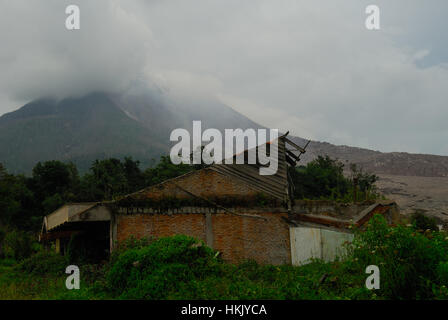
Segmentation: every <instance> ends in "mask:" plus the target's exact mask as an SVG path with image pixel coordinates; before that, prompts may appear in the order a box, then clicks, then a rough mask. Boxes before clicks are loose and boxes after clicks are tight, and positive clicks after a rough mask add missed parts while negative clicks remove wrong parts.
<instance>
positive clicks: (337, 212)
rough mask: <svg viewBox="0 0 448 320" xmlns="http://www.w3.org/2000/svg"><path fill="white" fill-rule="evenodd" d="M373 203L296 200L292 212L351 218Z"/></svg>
mask: <svg viewBox="0 0 448 320" xmlns="http://www.w3.org/2000/svg"><path fill="white" fill-rule="evenodd" d="M370 205H372V203H370V202H368V203H357V204H352V203H350V204H346V203H338V202H335V201H329V200H295V201H294V207H293V209H292V212H294V213H299V214H315V215H326V216H331V217H335V218H341V219H350V218H352V217H353V216H355V215H357V214H358V213H359V212H361V211H363V210H364V209H366V208H368V207H369V206H370Z"/></svg>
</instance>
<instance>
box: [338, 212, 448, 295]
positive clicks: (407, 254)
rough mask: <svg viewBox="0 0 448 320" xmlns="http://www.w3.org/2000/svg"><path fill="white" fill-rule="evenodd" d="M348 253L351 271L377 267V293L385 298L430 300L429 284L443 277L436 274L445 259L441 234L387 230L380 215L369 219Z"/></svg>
mask: <svg viewBox="0 0 448 320" xmlns="http://www.w3.org/2000/svg"><path fill="white" fill-rule="evenodd" d="M351 250H352V257H351V259H350V260H348V262H347V263H348V264H349V265H350V268H351V269H352V272H357V273H363V272H364V270H365V268H366V267H367V266H368V265H377V266H378V267H379V268H380V276H381V278H380V279H381V290H379V294H380V295H381V296H383V297H384V298H387V299H427V298H431V297H432V296H433V293H432V285H433V284H434V283H435V282H437V281H438V277H439V276H440V275H441V274H443V272H439V275H438V272H437V268H438V267H439V264H440V262H441V261H447V260H448V259H447V258H448V256H447V252H448V242H447V241H446V240H445V238H444V236H443V234H441V233H439V232H432V231H430V230H427V231H425V232H417V231H415V229H414V228H409V227H405V226H397V227H390V226H388V225H387V222H386V220H385V219H384V217H383V216H381V215H377V216H375V217H373V218H372V220H371V221H370V222H369V224H368V227H367V230H366V231H365V232H358V233H357V234H356V236H355V239H354V241H353V243H352V245H351ZM350 268H349V269H350Z"/></svg>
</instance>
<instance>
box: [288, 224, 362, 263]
mask: <svg viewBox="0 0 448 320" xmlns="http://www.w3.org/2000/svg"><path fill="white" fill-rule="evenodd" d="M289 234H290V240H291V260H292V261H291V262H292V264H293V265H295V266H298V265H303V264H307V263H309V262H310V259H311V258H316V259H322V260H324V261H333V260H335V259H336V257H342V256H343V255H344V254H345V252H346V250H345V248H344V246H343V244H344V243H345V242H346V241H348V242H351V241H352V240H353V234H351V233H345V232H338V231H331V230H326V229H320V228H310V227H294V228H290V229H289Z"/></svg>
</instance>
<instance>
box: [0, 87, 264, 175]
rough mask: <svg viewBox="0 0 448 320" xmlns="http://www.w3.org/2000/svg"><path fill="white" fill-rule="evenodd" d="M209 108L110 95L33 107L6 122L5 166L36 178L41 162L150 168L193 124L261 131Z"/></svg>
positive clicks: (0, 132) (0, 136) (2, 140)
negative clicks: (132, 163) (129, 161)
mask: <svg viewBox="0 0 448 320" xmlns="http://www.w3.org/2000/svg"><path fill="white" fill-rule="evenodd" d="M208 107H209V109H208V112H204V110H202V109H200V108H201V107H200V106H194V107H191V108H188V109H186V107H183V106H180V105H177V104H175V103H174V102H170V101H163V100H160V99H155V98H154V97H153V96H150V95H111V94H105V93H93V94H90V95H87V96H85V97H82V98H77V99H64V100H61V101H55V100H51V99H42V100H37V101H33V102H31V103H29V104H27V105H25V106H23V107H22V108H20V109H19V110H17V111H15V112H11V113H8V114H5V115H3V116H2V117H0V163H3V164H4V165H5V167H6V168H8V170H9V171H11V172H21V173H30V172H31V169H32V168H33V166H34V165H35V164H36V163H37V162H38V161H46V160H53V159H58V160H64V161H73V162H74V163H75V164H76V165H77V166H78V167H79V169H80V170H81V171H86V170H87V169H88V168H89V166H90V164H91V163H92V161H93V160H95V159H102V158H106V157H120V158H122V157H124V156H132V157H133V158H134V159H138V160H140V161H141V162H142V164H143V167H145V166H148V165H149V164H150V162H151V160H152V159H157V158H159V156H160V155H162V154H167V153H168V152H169V147H170V141H169V137H170V133H171V131H172V130H173V129H175V128H185V129H188V130H190V132H191V126H192V121H193V120H202V122H203V127H204V129H205V128H218V129H224V128H228V127H229V126H228V124H229V123H231V126H230V127H229V128H232V127H235V128H238V127H241V128H243V129H244V128H249V127H259V126H258V125H257V124H255V123H253V122H252V121H250V120H249V119H247V118H245V117H243V116H242V115H240V114H239V113H237V112H236V111H234V110H233V109H231V108H229V107H226V106H224V105H220V104H218V103H216V102H215V103H214V104H208ZM198 108H199V109H198Z"/></svg>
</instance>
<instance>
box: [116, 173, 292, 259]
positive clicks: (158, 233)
mask: <svg viewBox="0 0 448 320" xmlns="http://www.w3.org/2000/svg"><path fill="white" fill-rule="evenodd" d="M176 185H177V186H180V187H181V188H183V189H185V190H187V191H189V192H191V193H194V194H195V195H198V196H200V197H204V198H209V199H210V198H215V197H223V198H225V197H229V196H240V197H241V196H243V197H244V196H251V195H255V194H257V193H258V191H257V190H255V189H252V188H251V187H250V185H247V184H245V183H242V182H241V181H239V180H238V179H235V178H232V177H228V176H226V175H223V174H220V173H218V172H216V171H213V170H210V169H203V170H200V171H196V172H193V173H190V174H187V175H184V176H181V177H178V178H176V179H174V180H168V181H166V182H165V183H162V184H159V185H156V186H153V187H150V188H147V189H145V190H144V191H143V192H141V193H139V194H138V195H137V198H143V199H144V198H153V199H157V198H160V199H163V197H167V196H169V197H177V198H184V197H192V195H191V194H189V193H188V192H185V191H182V190H181V189H179V188H178V187H176ZM183 209H184V210H182V212H179V213H177V212H174V213H173V212H160V213H151V212H146V213H132V214H126V213H118V212H116V213H115V217H114V221H115V226H116V227H115V228H114V230H116V231H115V232H116V236H115V237H114V239H116V240H118V242H121V241H123V240H125V239H126V238H128V237H130V236H134V237H137V238H141V237H144V236H154V237H166V236H172V235H176V234H185V235H189V236H192V237H195V238H197V239H200V240H203V241H204V242H206V243H208V245H210V246H212V247H213V248H214V249H215V250H218V251H220V252H221V253H222V257H223V259H224V260H226V261H229V262H233V263H237V262H241V261H243V260H247V259H254V260H256V261H257V262H259V263H266V264H283V263H290V261H291V259H290V254H291V252H290V244H289V227H288V225H287V224H286V223H285V221H284V220H283V219H282V218H281V217H282V216H284V217H287V214H286V213H281V212H276V213H272V211H273V209H269V208H264V209H263V208H262V209H260V210H257V211H256V212H254V208H250V210H248V209H249V208H248V209H244V208H239V212H241V213H244V210H247V211H246V212H249V211H250V214H254V213H255V214H257V215H261V216H263V217H264V218H265V220H263V219H257V218H249V217H242V216H236V215H232V214H228V213H222V212H223V211H222V210H221V211H214V208H209V209H208V210H207V208H199V209H198V208H183ZM190 209H198V210H197V211H195V210H191V211H189V210H190ZM266 211H270V212H266ZM120 212H121V211H120ZM207 212H208V213H207ZM213 212H218V213H213ZM168 213H170V214H168ZM207 215H208V217H209V219H208V220H207V219H206V216H207ZM210 215H211V216H210ZM206 221H208V223H206ZM207 228H208V229H207Z"/></svg>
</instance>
